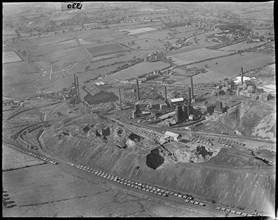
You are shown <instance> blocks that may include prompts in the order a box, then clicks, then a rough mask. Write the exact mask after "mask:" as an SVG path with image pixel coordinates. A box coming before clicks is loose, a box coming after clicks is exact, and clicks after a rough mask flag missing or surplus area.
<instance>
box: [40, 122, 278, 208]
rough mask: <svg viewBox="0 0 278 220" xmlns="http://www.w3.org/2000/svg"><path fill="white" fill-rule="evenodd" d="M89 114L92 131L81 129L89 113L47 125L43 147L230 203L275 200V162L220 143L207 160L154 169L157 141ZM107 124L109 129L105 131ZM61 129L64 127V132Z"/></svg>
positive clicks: (250, 205) (255, 203)
mask: <svg viewBox="0 0 278 220" xmlns="http://www.w3.org/2000/svg"><path fill="white" fill-rule="evenodd" d="M91 119H92V120H91V121H90V122H91V125H92V126H94V128H95V129H98V132H95V133H90V135H89V132H90V131H89V132H88V134H86V135H87V136H86V135H85V136H86V137H84V136H81V135H80V134H81V133H82V132H84V131H81V130H82V128H81V125H80V122H82V121H83V122H85V121H86V123H89V120H88V118H87V120H85V119H80V120H79V119H75V120H74V121H72V122H68V123H67V124H66V126H64V127H62V128H61V127H60V126H55V127H54V126H52V127H50V128H47V130H46V131H45V132H44V133H43V135H42V138H41V142H42V145H43V146H44V149H45V150H46V151H48V152H50V153H52V154H53V155H55V156H58V157H62V158H65V159H67V160H70V161H75V162H78V163H81V164H86V165H88V166H91V167H96V168H100V169H102V170H104V171H107V172H110V173H113V174H116V175H120V176H123V177H126V178H130V179H134V180H137V181H142V182H146V183H150V184H153V185H157V186H162V187H166V188H169V189H174V190H177V191H180V192H186V193H190V194H193V195H194V196H196V197H201V198H205V199H207V200H210V201H215V202H217V203H222V204H224V205H228V206H230V207H239V206H240V207H243V208H244V207H245V208H250V209H252V210H254V209H257V210H265V209H266V208H267V207H265V206H266V204H269V203H271V204H274V180H275V178H276V177H275V174H274V172H273V168H272V167H269V166H267V165H266V164H265V163H263V162H262V161H260V160H256V159H254V158H252V157H249V156H248V155H247V156H246V157H245V156H242V155H239V154H238V152H237V151H235V150H232V149H229V150H228V149H221V150H220V152H219V153H218V154H217V155H216V156H215V157H213V158H211V160H209V161H208V162H203V163H186V162H176V163H168V164H167V166H160V167H159V168H158V169H152V168H150V167H148V165H147V159H148V158H151V157H150V156H148V155H150V153H151V151H153V149H154V148H155V146H151V145H150V144H149V143H148V142H146V140H142V141H140V142H136V141H135V142H132V144H125V142H124V141H123V139H121V138H122V137H123V136H124V135H128V133H129V131H128V130H125V129H124V128H123V127H122V128H120V127H119V126H118V125H115V124H109V123H108V122H107V121H105V120H103V119H96V118H93V117H91ZM78 122H79V123H78ZM59 124H60V123H59ZM100 124H102V126H101V125H100ZM100 128H102V132H101V131H100ZM108 128H110V132H107V131H108ZM121 129H122V130H121ZM61 130H63V132H65V134H64V136H63V137H62V135H61ZM83 130H84V129H83ZM120 130H121V131H120ZM104 131H106V134H104V133H105V132H104ZM119 131H120V132H119ZM58 134H60V135H58ZM111 134H112V135H111ZM116 134H118V136H117V137H116ZM101 135H102V136H101ZM105 135H107V136H105ZM120 136H122V137H120ZM118 138H120V142H122V145H119V144H117V146H116V144H113V142H116V141H115V140H113V139H118ZM117 143H118V142H117ZM185 156H186V155H185ZM184 161H186V160H184ZM159 162H160V163H161V162H162V163H163V161H159Z"/></svg>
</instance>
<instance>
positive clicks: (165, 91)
mask: <svg viewBox="0 0 278 220" xmlns="http://www.w3.org/2000/svg"><path fill="white" fill-rule="evenodd" d="M164 89H165V90H164V93H165V102H167V87H166V86H165V87H164Z"/></svg>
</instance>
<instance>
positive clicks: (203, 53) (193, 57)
mask: <svg viewBox="0 0 278 220" xmlns="http://www.w3.org/2000/svg"><path fill="white" fill-rule="evenodd" d="M227 54H229V53H227V52H224V51H217V50H209V49H206V48H201V49H196V50H192V51H190V52H185V53H180V54H177V55H172V56H168V57H171V58H172V59H173V61H174V63H175V64H177V65H186V64H189V63H194V62H198V61H201V60H205V59H210V58H214V57H219V56H224V55H227Z"/></svg>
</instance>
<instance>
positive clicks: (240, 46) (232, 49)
mask: <svg viewBox="0 0 278 220" xmlns="http://www.w3.org/2000/svg"><path fill="white" fill-rule="evenodd" d="M263 44H265V42H259V43H249V44H247V43H246V42H241V43H238V44H233V45H230V46H227V47H221V48H220V49H218V50H219V51H227V52H235V51H237V50H246V49H248V48H253V47H257V46H260V45H263Z"/></svg>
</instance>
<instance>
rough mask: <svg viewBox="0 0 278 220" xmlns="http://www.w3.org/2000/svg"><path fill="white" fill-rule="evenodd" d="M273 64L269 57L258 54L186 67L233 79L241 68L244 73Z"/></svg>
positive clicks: (219, 59) (236, 55)
mask: <svg viewBox="0 0 278 220" xmlns="http://www.w3.org/2000/svg"><path fill="white" fill-rule="evenodd" d="M272 62H274V59H273V57H272V56H271V55H265V54H260V53H253V52H252V53H251V52H249V53H243V54H242V55H239V54H235V55H232V56H227V57H222V58H217V59H214V60H209V61H204V62H201V63H198V64H193V65H189V66H188V67H189V68H191V67H204V68H206V69H207V70H211V71H216V72H219V73H224V74H225V75H228V76H231V77H235V76H238V75H240V73H241V67H243V70H244V71H249V70H252V69H255V68H259V67H262V66H265V65H268V64H269V63H272Z"/></svg>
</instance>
